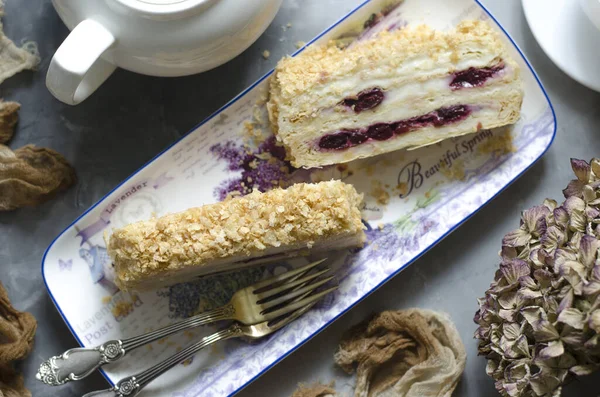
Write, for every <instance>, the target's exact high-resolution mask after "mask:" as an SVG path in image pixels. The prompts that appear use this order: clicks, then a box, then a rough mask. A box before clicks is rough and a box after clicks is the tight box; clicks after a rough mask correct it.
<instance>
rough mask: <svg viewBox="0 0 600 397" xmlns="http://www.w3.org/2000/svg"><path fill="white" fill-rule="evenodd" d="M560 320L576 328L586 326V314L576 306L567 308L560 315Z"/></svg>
mask: <svg viewBox="0 0 600 397" xmlns="http://www.w3.org/2000/svg"><path fill="white" fill-rule="evenodd" d="M558 321H559V322H561V323H564V324H567V325H570V326H571V327H573V328H575V329H583V327H584V326H585V314H583V313H582V312H580V311H579V310H577V309H575V308H569V309H565V310H563V311H562V312H560V314H559V315H558Z"/></svg>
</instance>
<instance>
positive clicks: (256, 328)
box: [83, 287, 337, 397]
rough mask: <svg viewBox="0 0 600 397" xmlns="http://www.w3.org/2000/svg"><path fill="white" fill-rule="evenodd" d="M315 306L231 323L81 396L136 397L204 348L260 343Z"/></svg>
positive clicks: (301, 307)
mask: <svg viewBox="0 0 600 397" xmlns="http://www.w3.org/2000/svg"><path fill="white" fill-rule="evenodd" d="M336 288H337V287H333V288H331V289H329V290H327V291H326V292H325V291H324V292H325V293H329V292H331V291H333V290H335V289H336ZM308 294H310V292H308ZM319 295H320V296H323V295H324V294H323V293H321V294H319ZM314 296H317V295H314ZM301 302H302V301H301V300H300V301H296V302H295V303H296V304H298V303H301ZM315 303H316V301H313V302H311V303H309V304H305V305H304V306H300V308H298V309H297V310H296V311H293V312H291V313H288V314H284V315H283V316H281V317H279V318H278V319H275V320H272V321H264V322H262V323H259V324H255V325H243V324H239V323H234V324H233V325H231V326H230V327H229V328H226V329H224V330H221V331H219V332H216V333H214V334H212V335H209V336H205V337H204V338H202V339H201V340H200V341H199V342H197V343H195V344H193V345H191V346H189V347H188V348H186V349H184V350H182V351H180V352H179V353H177V354H174V355H172V356H171V357H169V358H167V359H166V360H164V361H163V362H161V363H159V364H157V365H155V366H153V367H150V368H148V369H147V370H145V371H142V372H140V373H137V374H135V375H132V376H128V377H127V378H123V379H121V380H120V381H119V382H117V384H116V385H115V386H114V387H112V388H110V389H106V390H100V391H94V392H90V393H87V394H85V395H84V396H83V397H133V396H135V395H137V394H138V393H139V392H140V391H141V390H142V389H143V388H144V387H145V386H146V385H147V384H148V383H150V382H152V381H153V380H154V379H156V378H158V377H159V376H161V375H162V374H164V373H165V372H167V371H168V370H169V369H171V368H173V367H174V366H175V365H177V364H179V363H180V362H182V361H185V360H187V359H188V358H190V357H192V356H193V355H194V354H196V353H197V352H198V351H200V350H202V349H204V348H205V347H206V346H209V345H211V344H213V343H215V342H218V341H221V340H225V339H230V338H239V337H246V338H249V339H260V338H262V337H265V336H267V335H269V334H272V333H273V332H275V331H277V330H278V329H280V328H282V327H283V326H285V325H287V324H289V323H291V322H292V321H294V320H295V319H297V318H298V317H300V316H301V315H302V314H304V313H306V312H307V311H308V310H309V309H310V308H311V307H312V306H313V305H314V304H315Z"/></svg>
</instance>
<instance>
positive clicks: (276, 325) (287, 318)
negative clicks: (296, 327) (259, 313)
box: [267, 301, 317, 332]
mask: <svg viewBox="0 0 600 397" xmlns="http://www.w3.org/2000/svg"><path fill="white" fill-rule="evenodd" d="M316 303H317V302H316V301H315V302H312V303H309V304H308V305H305V306H303V307H301V308H300V309H297V310H295V311H292V312H291V313H288V314H284V315H283V316H279V317H277V318H275V319H274V320H271V321H268V322H267V328H268V329H269V331H270V332H275V331H277V330H278V329H280V328H282V327H284V326H286V325H288V324H289V323H291V322H292V321H294V320H295V319H297V318H298V317H300V316H301V315H303V314H304V313H306V312H307V311H309V310H310V309H311V308H312V307H313V306H314V305H315V304H316Z"/></svg>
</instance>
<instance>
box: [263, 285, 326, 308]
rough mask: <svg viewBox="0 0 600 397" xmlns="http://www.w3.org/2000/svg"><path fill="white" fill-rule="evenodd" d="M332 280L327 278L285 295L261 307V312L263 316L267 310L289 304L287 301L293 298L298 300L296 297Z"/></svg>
mask: <svg viewBox="0 0 600 397" xmlns="http://www.w3.org/2000/svg"><path fill="white" fill-rule="evenodd" d="M331 280H333V276H329V277H327V278H324V279H323V280H320V281H317V282H314V283H312V284H309V285H307V286H305V287H302V288H299V289H296V290H293V291H292V292H290V293H288V294H285V295H284V296H281V297H279V298H276V299H273V300H270V301H269V302H267V303H265V304H263V305H261V306H262V309H263V312H261V314H262V313H264V311H265V310H267V309H271V308H273V307H275V306H277V305H280V304H282V303H284V302H287V301H289V300H291V299H293V298H296V297H298V296H300V295H302V294H304V293H307V292H312V291H314V290H315V289H317V288H319V287H320V286H321V285H323V284H325V283H327V282H329V281H331Z"/></svg>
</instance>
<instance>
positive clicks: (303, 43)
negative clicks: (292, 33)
mask: <svg viewBox="0 0 600 397" xmlns="http://www.w3.org/2000/svg"><path fill="white" fill-rule="evenodd" d="M294 45H295V46H296V48H302V47H304V46H305V45H306V42H305V41H302V40H299V41H297V42H296V44H294Z"/></svg>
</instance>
